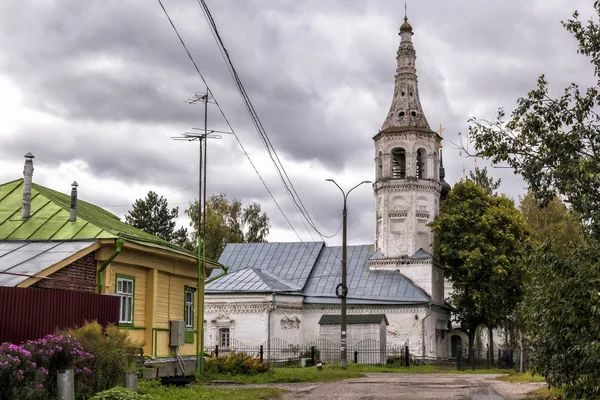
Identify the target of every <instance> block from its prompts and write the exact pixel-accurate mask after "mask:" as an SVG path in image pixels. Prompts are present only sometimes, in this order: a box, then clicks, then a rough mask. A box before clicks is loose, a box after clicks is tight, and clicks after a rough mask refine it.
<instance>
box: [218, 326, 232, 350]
mask: <svg viewBox="0 0 600 400" xmlns="http://www.w3.org/2000/svg"><path fill="white" fill-rule="evenodd" d="M224 339H226V340H224ZM219 347H220V348H223V349H228V348H229V347H231V328H219Z"/></svg>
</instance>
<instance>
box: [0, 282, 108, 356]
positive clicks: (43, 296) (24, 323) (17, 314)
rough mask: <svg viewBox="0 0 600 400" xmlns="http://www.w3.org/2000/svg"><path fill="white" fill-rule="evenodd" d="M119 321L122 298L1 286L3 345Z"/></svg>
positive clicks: (0, 309)
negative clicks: (84, 324)
mask: <svg viewBox="0 0 600 400" xmlns="http://www.w3.org/2000/svg"><path fill="white" fill-rule="evenodd" d="M92 320H96V321H98V323H100V324H101V325H106V324H108V323H110V322H113V323H116V322H118V320H119V298H118V297H115V296H107V295H100V294H94V293H83V292H73V291H67V290H52V289H39V288H15V287H3V286H0V343H2V342H12V343H16V344H18V343H21V342H23V341H25V340H30V339H31V340H33V339H37V338H40V337H43V336H45V335H48V334H50V333H53V332H55V331H56V330H57V329H65V328H70V327H73V326H80V325H82V324H83V323H84V322H85V321H92Z"/></svg>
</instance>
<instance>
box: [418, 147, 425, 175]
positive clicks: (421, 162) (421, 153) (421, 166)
mask: <svg viewBox="0 0 600 400" xmlns="http://www.w3.org/2000/svg"><path fill="white" fill-rule="evenodd" d="M426 166H427V152H426V151H425V149H423V148H421V149H419V150H417V169H416V171H417V179H427V169H426Z"/></svg>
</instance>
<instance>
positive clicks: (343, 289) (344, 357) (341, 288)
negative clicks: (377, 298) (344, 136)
mask: <svg viewBox="0 0 600 400" xmlns="http://www.w3.org/2000/svg"><path fill="white" fill-rule="evenodd" d="M325 180H326V181H327V182H333V184H334V185H335V186H337V187H338V189H340V191H341V192H342V195H343V196H344V208H343V211H342V283H340V284H339V285H338V286H337V287H336V289H335V291H336V295H337V296H338V297H339V298H341V300H342V313H341V314H342V315H341V316H342V320H341V325H342V327H341V328H342V329H341V347H340V350H341V354H340V358H341V361H340V366H341V367H342V369H346V368H348V352H347V348H346V336H347V335H346V295H347V294H348V286H347V285H346V238H347V233H346V232H347V229H346V227H347V220H348V207H347V205H346V203H347V200H348V195H349V194H350V192H352V191H353V190H354V189H356V188H357V187H359V186H360V185H362V184H364V183H372V182H371V181H362V182H361V183H359V184H358V185H356V186H354V187H353V188H352V189H350V190H348V192H344V189H342V188H341V187H340V185H338V184H337V182H336V181H334V180H333V179H325Z"/></svg>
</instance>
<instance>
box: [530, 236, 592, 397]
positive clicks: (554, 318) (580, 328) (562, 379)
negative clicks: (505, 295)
mask: <svg viewBox="0 0 600 400" xmlns="http://www.w3.org/2000/svg"><path fill="white" fill-rule="evenodd" d="M561 253H562V254H561ZM599 260H600V251H599V246H598V243H597V242H595V241H590V242H582V243H574V244H573V247H572V248H571V249H570V250H569V251H568V252H567V253H566V254H565V253H564V252H561V251H558V250H557V247H556V246H555V245H553V243H552V242H551V241H546V242H544V244H542V245H540V246H538V247H537V248H536V249H535V250H534V251H533V252H532V253H531V255H530V256H529V257H528V258H527V269H528V275H529V277H530V278H529V281H528V284H527V290H526V293H525V301H524V307H523V311H524V313H523V314H524V315H523V317H524V321H525V331H526V333H527V337H528V340H529V342H530V344H531V352H532V355H533V358H532V370H533V371H535V372H537V373H539V374H541V375H542V376H544V378H545V379H546V382H548V384H549V386H551V387H562V388H564V390H565V392H566V393H565V394H566V399H598V388H600V323H598V321H600V306H599V305H600V291H599V288H600V261H599Z"/></svg>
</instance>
